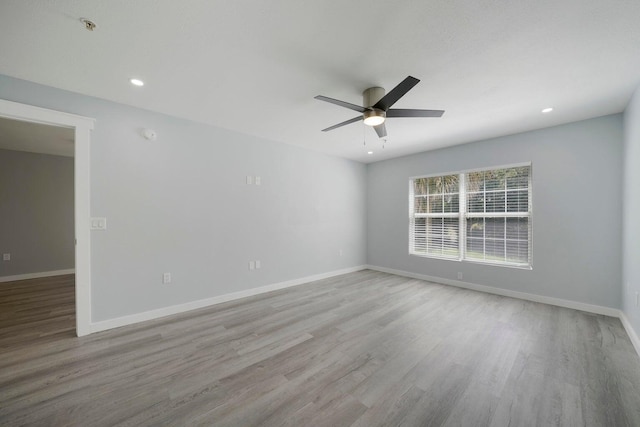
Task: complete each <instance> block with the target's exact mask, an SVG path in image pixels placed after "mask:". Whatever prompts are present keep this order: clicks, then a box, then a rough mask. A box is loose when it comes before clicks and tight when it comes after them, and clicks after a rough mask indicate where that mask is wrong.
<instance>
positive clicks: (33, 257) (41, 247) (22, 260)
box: [0, 150, 75, 277]
mask: <svg viewBox="0 0 640 427" xmlns="http://www.w3.org/2000/svg"><path fill="white" fill-rule="evenodd" d="M73 239H74V231H73V158H71V157H61V156H50V155H46V154H34V153H27V152H22V151H9V150H0V253H10V254H11V260H10V261H0V277H2V276H14V275H18V274H27V273H40V272H47V271H55V270H66V269H70V268H73V266H74V256H75V255H74V243H73Z"/></svg>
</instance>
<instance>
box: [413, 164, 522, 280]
mask: <svg viewBox="0 0 640 427" xmlns="http://www.w3.org/2000/svg"><path fill="white" fill-rule="evenodd" d="M518 167H528V168H529V176H528V183H527V190H528V206H527V207H528V212H527V213H526V214H525V215H523V213H522V212H486V208H485V212H476V213H474V212H467V185H466V184H467V183H466V179H467V174H470V173H474V172H486V171H493V170H500V169H511V168H518ZM450 175H457V176H458V195H459V203H458V212H457V213H454V214H453V215H451V213H442V214H428V213H427V214H419V216H416V215H415V212H414V210H415V209H414V203H415V202H414V200H415V196H416V195H415V191H414V190H415V187H414V182H415V180H417V179H424V178H434V177H444V176H450ZM504 191H505V193H506V192H507V189H506V188H505V190H504ZM505 196H506V194H505ZM532 196H533V167H532V163H531V162H525V163H513V164H507V165H500V166H491V167H483V168H477V169H467V170H460V171H455V172H444V173H434V174H429V175H418V176H412V177H409V206H408V209H409V215H408V220H409V224H408V225H409V235H408V238H409V242H408V243H409V244H408V250H409V255H413V256H417V257H421V258H432V259H438V260H447V261H458V262H468V263H473V264H482V265H492V266H499V267H508V268H518V269H525V270H531V269H533V202H532V200H533V198H532ZM506 203H507V200H506V199H505V207H506ZM505 210H506V209H505ZM429 217H442V218H446V217H454V218H457V219H458V256H457V257H450V256H439V255H437V254H428V253H416V252H415V237H414V230H415V222H414V220H415V219H416V218H429ZM510 217H512V218H513V217H516V218H527V222H528V226H527V231H528V236H527V244H528V262H526V263H517V262H508V261H494V260H486V259H485V260H482V259H474V258H472V259H469V258H466V254H467V222H468V221H469V220H470V219H472V218H510ZM425 237H426V238H428V235H427V236H425ZM484 239H486V237H485V238H484ZM505 239H506V235H505Z"/></svg>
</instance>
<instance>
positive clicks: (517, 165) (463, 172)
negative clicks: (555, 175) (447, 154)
mask: <svg viewBox="0 0 640 427" xmlns="http://www.w3.org/2000/svg"><path fill="white" fill-rule="evenodd" d="M524 166H531V161H529V162H523V163H510V164H506V165H499V166H489V167H482V168H476V169H464V170H459V171H454V172H437V173H433V174H429V175H417V176H410V177H409V179H410V180H414V179H420V178H433V177H434V176H447V175H460V174H466V173H471V172H484V171H490V170H495V169H509V168H521V167H524Z"/></svg>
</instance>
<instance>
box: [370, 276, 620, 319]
mask: <svg viewBox="0 0 640 427" xmlns="http://www.w3.org/2000/svg"><path fill="white" fill-rule="evenodd" d="M367 268H368V269H370V270H375V271H381V272H383V273H389V274H395V275H397V276H405V277H411V278H412V279H419V280H425V281H427V282H435V283H440V284H443V285H451V286H456V287H458V288H465V289H471V290H473V291H479V292H485V293H488V294H495V295H502V296H505V297H511V298H517V299H522V300H527V301H533V302H540V303H543V304H549V305H555V306H558V307H565V308H572V309H574V310H581V311H586V312H588V313H595V314H602V315H605V316H611V317H620V310H618V309H617V308H611V307H604V306H601V305H593V304H586V303H583V302H577V301H571V300H566V299H562V298H554V297H547V296H543V295H536V294H529V293H526V292H519V291H511V290H508V289H502V288H495V287H493V286H486V285H478V284H475V283H469V282H462V281H460V280H451V279H445V278H442V277H435V276H427V275H426V274H417V273H411V272H409V271H403V270H395V269H392V268H386V267H378V266H375V265H368V266H367Z"/></svg>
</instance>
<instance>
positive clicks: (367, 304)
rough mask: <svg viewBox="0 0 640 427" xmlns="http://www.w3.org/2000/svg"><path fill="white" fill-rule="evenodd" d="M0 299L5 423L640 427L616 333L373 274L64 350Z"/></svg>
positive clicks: (627, 346)
mask: <svg viewBox="0 0 640 427" xmlns="http://www.w3.org/2000/svg"><path fill="white" fill-rule="evenodd" d="M73 300H74V296H73V276H60V277H53V278H47V279H34V280H25V281H20V282H12V283H4V284H0V425H2V426H17V425H29V426H32V425H33V426H39V425H43V426H45V425H46V426H67V425H71V426H114V425H119V426H158V425H170V426H193V425H196V426H197V425H203V426H332V427H335V426H367V427H369V426H583V425H584V426H598V427H601V426H616V427H617V426H636V427H637V426H640V358H638V356H637V354H636V353H635V351H634V349H633V346H632V344H631V342H630V341H629V338H628V336H627V335H626V333H625V331H624V329H623V328H622V325H621V324H620V321H619V320H618V319H615V318H610V317H605V316H599V315H593V314H589V313H584V312H580V311H576V310H570V309H564V308H559V307H553V306H548V305H544V304H538V303H532V302H527V301H521V300H516V299H511V298H506V297H500V296H495V295H487V294H483V293H479V292H473V291H468V290H464V289H458V288H455V287H449V286H443V285H438V284H434V283H428V282H423V281H419V280H413V279H408V278H404V277H398V276H393V275H389V274H385V273H379V272H374V271H369V270H365V271H361V272H357V273H352V274H347V275H343V276H339V277H334V278H331V279H326V280H320V281H317V282H313V283H310V284H307V285H302V286H298V287H295V288H290V289H286V290H281V291H276V292H272V293H269V294H263V295H259V296H255V297H251V298H246V299H243V300H239V301H232V302H228V303H225V304H221V305H218V306H214V307H210V308H206V309H202V310H197V311H193V312H190V313H185V314H181V315H177V316H171V317H167V318H163V319H159V320H155V321H150V322H145V323H141V324H138V325H133V326H129V327H123V328H119V329H116V330H112V331H106V332H102V333H98V334H94V335H90V336H88V337H83V338H77V337H75V336H74V322H75V320H74V316H73V311H74V310H73V309H74V307H73V304H74V301H73Z"/></svg>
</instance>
